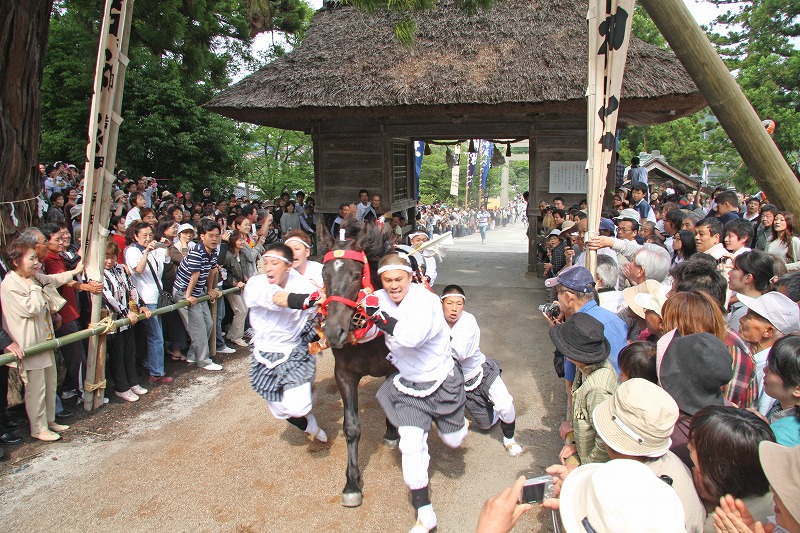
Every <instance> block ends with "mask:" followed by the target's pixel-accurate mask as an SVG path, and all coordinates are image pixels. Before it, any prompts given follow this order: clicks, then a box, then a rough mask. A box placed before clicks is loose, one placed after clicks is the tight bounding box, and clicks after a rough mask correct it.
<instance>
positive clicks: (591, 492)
mask: <svg viewBox="0 0 800 533" xmlns="http://www.w3.org/2000/svg"><path fill="white" fill-rule="evenodd" d="M560 505H561V507H560V513H561V522H562V523H563V524H564V530H565V531H566V532H567V533H586V531H589V529H588V528H586V527H584V524H588V525H589V526H590V527H591V530H592V531H595V533H675V532H676V531H685V526H684V511H683V505H682V504H681V500H680V498H679V497H678V493H677V492H676V491H675V489H673V488H672V487H671V486H669V485H667V483H666V482H664V481H662V480H661V479H659V478H658V477H656V475H655V474H654V473H653V471H652V470H650V469H649V468H648V467H647V466H645V465H644V464H642V463H640V462H639V461H635V460H633V459H615V460H613V461H609V462H608V463H592V464H588V465H583V466H580V467H578V468H576V469H575V470H573V471H572V472H570V474H569V475H568V476H567V479H566V480H565V481H564V485H563V486H562V488H561V496H560Z"/></svg>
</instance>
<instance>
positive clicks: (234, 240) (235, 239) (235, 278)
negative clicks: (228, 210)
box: [222, 230, 249, 348]
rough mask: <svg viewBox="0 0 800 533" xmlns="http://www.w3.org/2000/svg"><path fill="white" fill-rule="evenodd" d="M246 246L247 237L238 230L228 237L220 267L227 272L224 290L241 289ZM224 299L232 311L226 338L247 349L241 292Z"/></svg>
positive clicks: (245, 307)
mask: <svg viewBox="0 0 800 533" xmlns="http://www.w3.org/2000/svg"><path fill="white" fill-rule="evenodd" d="M246 246H248V245H247V235H245V234H244V233H242V232H241V231H239V230H235V231H233V233H232V234H231V235H230V236H229V237H228V245H227V247H226V248H227V250H226V252H225V256H224V257H223V260H222V266H223V267H224V268H225V272H227V276H226V277H225V280H224V281H223V283H222V287H223V288H224V289H229V288H233V287H239V288H240V289H243V288H244V286H245V284H246V283H247V280H248V279H249V278H248V276H247V275H246V274H245V273H244V259H243V257H242V253H241V252H242V249H243V248H244V247H246ZM225 299H226V300H227V301H228V303H229V304H230V306H231V309H232V310H233V322H231V325H230V328H229V329H228V334H227V335H226V338H227V339H228V340H229V341H231V342H232V343H234V344H236V345H237V346H242V347H244V348H247V346H249V345H248V344H247V342H246V341H245V340H244V339H243V338H242V337H243V336H244V324H245V320H247V306H245V304H244V300H243V299H242V294H241V292H238V293H236V292H235V293H231V294H227V295H225Z"/></svg>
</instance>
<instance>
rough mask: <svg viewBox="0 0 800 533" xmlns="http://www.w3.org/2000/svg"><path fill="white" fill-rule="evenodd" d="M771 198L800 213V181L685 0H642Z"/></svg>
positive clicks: (785, 207)
mask: <svg viewBox="0 0 800 533" xmlns="http://www.w3.org/2000/svg"><path fill="white" fill-rule="evenodd" d="M642 5H643V6H644V8H645V9H646V10H647V13H648V14H649V15H650V17H651V18H652V19H653V22H655V24H656V26H658V29H659V30H661V34H662V35H664V38H665V39H666V40H667V42H668V43H669V45H670V47H671V48H672V51H673V52H675V55H676V56H678V59H680V61H681V63H683V66H684V67H685V68H686V70H687V72H688V73H689V75H690V76H691V77H692V80H694V82H695V84H696V85H697V87H698V88H699V89H700V92H702V93H703V96H705V97H706V100H708V104H709V106H711V110H712V111H713V112H714V114H715V115H716V117H717V119H718V120H719V123H720V125H721V126H722V128H723V129H724V130H725V133H727V134H728V137H730V139H731V141H732V142H733V145H734V146H735V147H736V150H737V151H738V152H739V155H741V156H742V160H743V161H744V163H745V164H746V165H747V168H748V169H749V170H750V172H751V173H752V174H753V177H754V178H755V180H756V182H757V183H758V185H759V187H761V189H763V190H764V192H766V194H767V197H768V198H769V199H770V201H772V202H774V203H776V204H777V205H778V206H780V207H781V208H783V209H787V210H790V211H792V212H794V213H800V184H798V182H797V177H796V176H795V175H794V172H792V169H791V168H790V167H789V165H788V164H787V163H786V160H785V159H784V158H783V154H781V152H780V150H778V147H777V146H775V143H774V142H773V140H772V139H771V138H770V136H769V134H767V132H766V130H765V129H764V126H762V125H761V119H760V118H759V117H758V115H757V114H756V112H755V110H754V109H753V106H752V105H750V102H749V101H748V100H747V97H746V96H745V95H744V93H743V92H742V89H741V87H739V84H738V83H737V82H736V80H735V79H734V78H733V76H732V75H731V73H730V72H729V71H728V67H726V66H725V63H723V61H722V59H720V57H719V55H717V52H716V51H715V50H714V47H713V46H712V45H711V42H710V41H709V40H708V37H706V35H705V33H703V30H702V29H701V28H700V26H698V25H697V22H695V20H694V18H693V17H692V14H691V13H690V12H689V9H688V8H687V7H686V5H685V4H684V2H683V1H682V0H642Z"/></svg>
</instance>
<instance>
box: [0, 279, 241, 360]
mask: <svg viewBox="0 0 800 533" xmlns="http://www.w3.org/2000/svg"><path fill="white" fill-rule="evenodd" d="M240 290H241V289H239V287H232V288H230V289H224V290H223V291H221V292H222V294H221V295H220V298H221V297H223V296H225V295H226V294H233V293H234V292H238V291H240ZM209 299H210V297H209V296H208V295H205V296H201V297H200V298H198V299H197V303H198V304H201V303H203V302H207V301H208V300H209ZM189 305H190V304H189V300H181V301H180V302H177V303H174V304H172V305H167V306H165V307H159V308H158V309H156V310H155V311H153V316H159V315H164V314H166V313H171V312H172V311H177V310H178V309H182V308H184V307H189ZM215 305H216V304H215ZM139 320H146V319H145V318H144V313H139ZM130 323H131V321H130V320H128V319H127V318H121V319H119V320H115V321H114V325H115V326H116V327H117V328H119V327H122V326H128V325H130ZM106 333H108V328H106V326H96V327H93V328H87V329H84V330H82V331H77V332H75V333H70V334H69V335H64V336H63V337H58V338H55V339H53V340H49V341H46V342H40V343H39V344H34V345H32V346H28V347H27V348H25V349H24V350H23V351H24V352H25V357H30V356H31V355H37V354H40V353H42V352H46V351H47V350H54V349H56V348H61V347H62V346H66V345H67V344H72V343H73V342H78V341H82V340H83V339H88V338H89V337H93V336H95V335H103V334H106ZM214 342H216V340H215V341H214ZM16 360H17V358H16V357H15V356H14V354H11V353H4V354H3V355H0V365H7V364H8V363H13V362H15V361H16Z"/></svg>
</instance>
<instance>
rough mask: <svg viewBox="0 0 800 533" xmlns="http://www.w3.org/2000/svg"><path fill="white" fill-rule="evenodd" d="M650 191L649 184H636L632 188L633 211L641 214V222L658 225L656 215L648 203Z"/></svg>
mask: <svg viewBox="0 0 800 533" xmlns="http://www.w3.org/2000/svg"><path fill="white" fill-rule="evenodd" d="M647 195H648V189H647V182H646V181H645V182H639V183H634V184H633V186H632V187H631V198H632V199H633V202H632V204H633V209H635V210H636V211H637V212H638V213H639V217H640V222H645V221H647V222H652V223H653V224H655V223H656V214H655V212H654V211H653V209H652V208H651V207H650V204H649V203H648V201H647Z"/></svg>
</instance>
